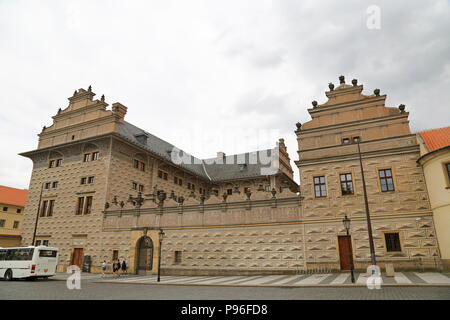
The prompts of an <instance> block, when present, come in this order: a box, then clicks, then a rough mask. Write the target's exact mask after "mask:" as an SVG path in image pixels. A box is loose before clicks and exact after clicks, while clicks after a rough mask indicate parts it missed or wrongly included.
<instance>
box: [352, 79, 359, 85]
mask: <svg viewBox="0 0 450 320" xmlns="http://www.w3.org/2000/svg"><path fill="white" fill-rule="evenodd" d="M352 85H353V86H354V87H356V86H357V85H358V79H353V80H352Z"/></svg>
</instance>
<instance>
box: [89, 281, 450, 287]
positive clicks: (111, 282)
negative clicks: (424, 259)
mask: <svg viewBox="0 0 450 320" xmlns="http://www.w3.org/2000/svg"><path fill="white" fill-rule="evenodd" d="M93 283H108V284H138V285H147V286H183V287H247V288H283V289H292V288H367V285H365V284H335V285H330V284H314V285H302V286H280V285H278V286H277V285H274V286H273V285H251V284H247V285H245V284H213V283H211V284H189V283H148V282H115V281H93ZM381 287H382V288H383V287H450V284H430V283H405V284H394V283H387V284H383V285H381Z"/></svg>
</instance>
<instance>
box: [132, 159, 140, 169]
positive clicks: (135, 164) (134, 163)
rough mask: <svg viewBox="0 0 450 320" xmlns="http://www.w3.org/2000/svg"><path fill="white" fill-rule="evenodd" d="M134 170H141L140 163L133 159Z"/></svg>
mask: <svg viewBox="0 0 450 320" xmlns="http://www.w3.org/2000/svg"><path fill="white" fill-rule="evenodd" d="M133 168H135V169H137V168H139V161H137V160H136V159H133Z"/></svg>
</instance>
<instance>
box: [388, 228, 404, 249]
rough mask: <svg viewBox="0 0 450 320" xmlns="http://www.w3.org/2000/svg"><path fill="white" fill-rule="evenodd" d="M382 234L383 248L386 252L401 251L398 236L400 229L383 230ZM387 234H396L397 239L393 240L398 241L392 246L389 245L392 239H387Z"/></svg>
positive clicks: (401, 245) (400, 242)
mask: <svg viewBox="0 0 450 320" xmlns="http://www.w3.org/2000/svg"><path fill="white" fill-rule="evenodd" d="M383 235H384V236H383V240H384V248H385V250H386V252H389V253H391V252H392V253H395V252H402V248H403V244H402V240H401V237H400V231H385V232H383ZM388 235H397V239H395V240H398V243H396V246H394V247H391V246H390V245H391V243H392V242H391V241H392V239H390V240H389V241H388V237H387V236H388ZM388 244H389V245H388ZM397 249H398V250H397Z"/></svg>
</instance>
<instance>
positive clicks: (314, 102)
mask: <svg viewBox="0 0 450 320" xmlns="http://www.w3.org/2000/svg"><path fill="white" fill-rule="evenodd" d="M311 104H312V105H313V108H315V107H317V101H316V100H314V101H313V102H311Z"/></svg>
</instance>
